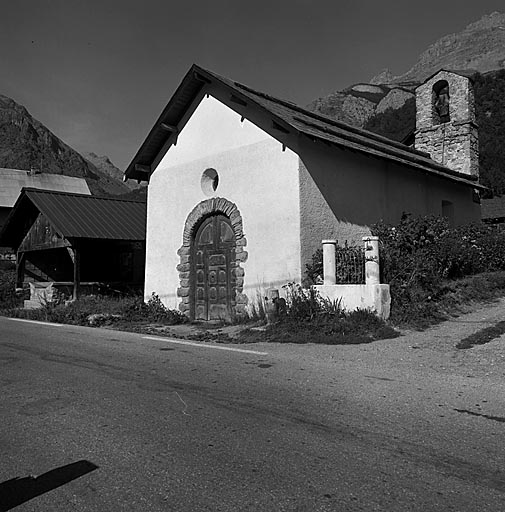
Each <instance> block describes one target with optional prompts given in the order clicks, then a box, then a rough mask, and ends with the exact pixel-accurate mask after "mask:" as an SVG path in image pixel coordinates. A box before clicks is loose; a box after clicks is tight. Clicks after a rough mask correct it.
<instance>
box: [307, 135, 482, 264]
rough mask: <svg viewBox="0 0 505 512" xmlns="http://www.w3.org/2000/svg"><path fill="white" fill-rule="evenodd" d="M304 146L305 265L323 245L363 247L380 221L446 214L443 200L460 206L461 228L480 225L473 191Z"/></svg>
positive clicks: (374, 160)
mask: <svg viewBox="0 0 505 512" xmlns="http://www.w3.org/2000/svg"><path fill="white" fill-rule="evenodd" d="M321 146H322V145H319V144H318V143H314V142H310V141H307V142H305V143H304V144H301V151H300V155H301V156H302V158H301V159H300V164H299V184H300V214H301V220H300V222H301V224H300V245H301V266H302V268H303V269H304V268H305V264H306V263H309V262H310V261H311V258H312V255H313V254H314V252H315V251H316V249H318V248H320V246H321V240H323V239H328V238H330V239H331V238H333V239H336V240H337V241H338V242H339V243H340V244H343V243H344V242H345V241H347V242H349V243H354V244H361V243H362V242H361V238H362V237H363V236H367V235H369V234H370V226H371V225H372V224H374V223H376V222H379V221H383V222H386V223H391V224H396V223H398V222H399V221H400V219H401V216H402V214H404V213H411V214H413V215H428V214H432V215H442V201H449V202H451V203H452V204H453V205H454V223H455V225H460V224H466V223H470V222H474V221H478V220H480V205H479V204H478V203H475V202H474V201H473V192H472V189H471V187H468V186H462V185H458V184H457V183H454V182H453V181H449V180H447V179H442V178H437V177H434V176H430V175H428V174H427V173H425V174H423V173H421V172H419V171H416V170H413V169H410V168H408V167H406V166H402V165H399V164H395V163H391V162H388V161H386V160H381V159H378V158H371V157H367V156H365V155H361V154H358V153H356V152H351V151H346V150H341V149H337V148H330V147H321Z"/></svg>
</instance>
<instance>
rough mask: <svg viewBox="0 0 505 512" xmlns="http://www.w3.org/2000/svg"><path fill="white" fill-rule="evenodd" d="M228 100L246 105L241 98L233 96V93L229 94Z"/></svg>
mask: <svg viewBox="0 0 505 512" xmlns="http://www.w3.org/2000/svg"><path fill="white" fill-rule="evenodd" d="M230 100H231V101H233V103H236V104H237V105H242V106H243V107H247V102H246V101H245V100H243V99H242V98H239V97H238V96H235V94H232V95H231V96H230Z"/></svg>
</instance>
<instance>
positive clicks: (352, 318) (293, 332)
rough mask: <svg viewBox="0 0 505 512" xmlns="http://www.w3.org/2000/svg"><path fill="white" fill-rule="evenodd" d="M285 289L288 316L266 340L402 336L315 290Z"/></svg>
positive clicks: (340, 340) (324, 340) (362, 340)
mask: <svg viewBox="0 0 505 512" xmlns="http://www.w3.org/2000/svg"><path fill="white" fill-rule="evenodd" d="M284 288H285V290H286V314H285V315H284V316H282V317H280V321H279V322H278V323H276V324H274V325H271V326H269V327H268V329H267V332H266V334H265V336H266V341H277V342H289V343H307V342H310V343H325V344H331V345H333V344H349V343H370V342H371V341H373V340H377V339H386V338H394V337H396V336H398V335H399V334H398V333H397V332H396V331H395V330H394V329H393V328H391V327H389V326H387V325H386V324H385V322H384V321H383V320H381V319H380V318H378V317H377V316H376V315H375V314H374V313H372V312H371V311H368V310H357V311H353V312H349V313H348V312H346V311H344V310H343V309H342V307H341V303H340V301H330V300H328V299H325V298H323V297H321V296H320V294H319V293H318V292H317V290H315V289H314V288H308V289H304V288H302V287H301V286H300V285H296V284H294V283H289V284H287V285H285V287H284ZM251 337H252V338H253V339H254V341H260V340H261V338H258V335H255V334H251ZM256 338H258V339H256Z"/></svg>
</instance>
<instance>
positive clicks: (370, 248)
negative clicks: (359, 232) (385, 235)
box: [363, 236, 380, 284]
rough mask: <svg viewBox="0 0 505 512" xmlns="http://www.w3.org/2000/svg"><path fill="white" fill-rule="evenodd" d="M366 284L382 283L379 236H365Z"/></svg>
mask: <svg viewBox="0 0 505 512" xmlns="http://www.w3.org/2000/svg"><path fill="white" fill-rule="evenodd" d="M363 242H364V243H365V284H380V266H379V237H378V236H364V237H363Z"/></svg>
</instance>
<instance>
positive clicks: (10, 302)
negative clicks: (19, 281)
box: [0, 261, 22, 309]
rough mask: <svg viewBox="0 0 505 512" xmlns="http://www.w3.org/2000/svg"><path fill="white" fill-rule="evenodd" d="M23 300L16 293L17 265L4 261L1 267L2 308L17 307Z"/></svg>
mask: <svg viewBox="0 0 505 512" xmlns="http://www.w3.org/2000/svg"><path fill="white" fill-rule="evenodd" d="M21 302H22V297H20V296H18V295H17V294H16V266H15V265H14V264H13V263H11V262H4V261H2V266H1V267H0V309H8V308H15V307H17V306H19V305H20V304H21Z"/></svg>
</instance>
